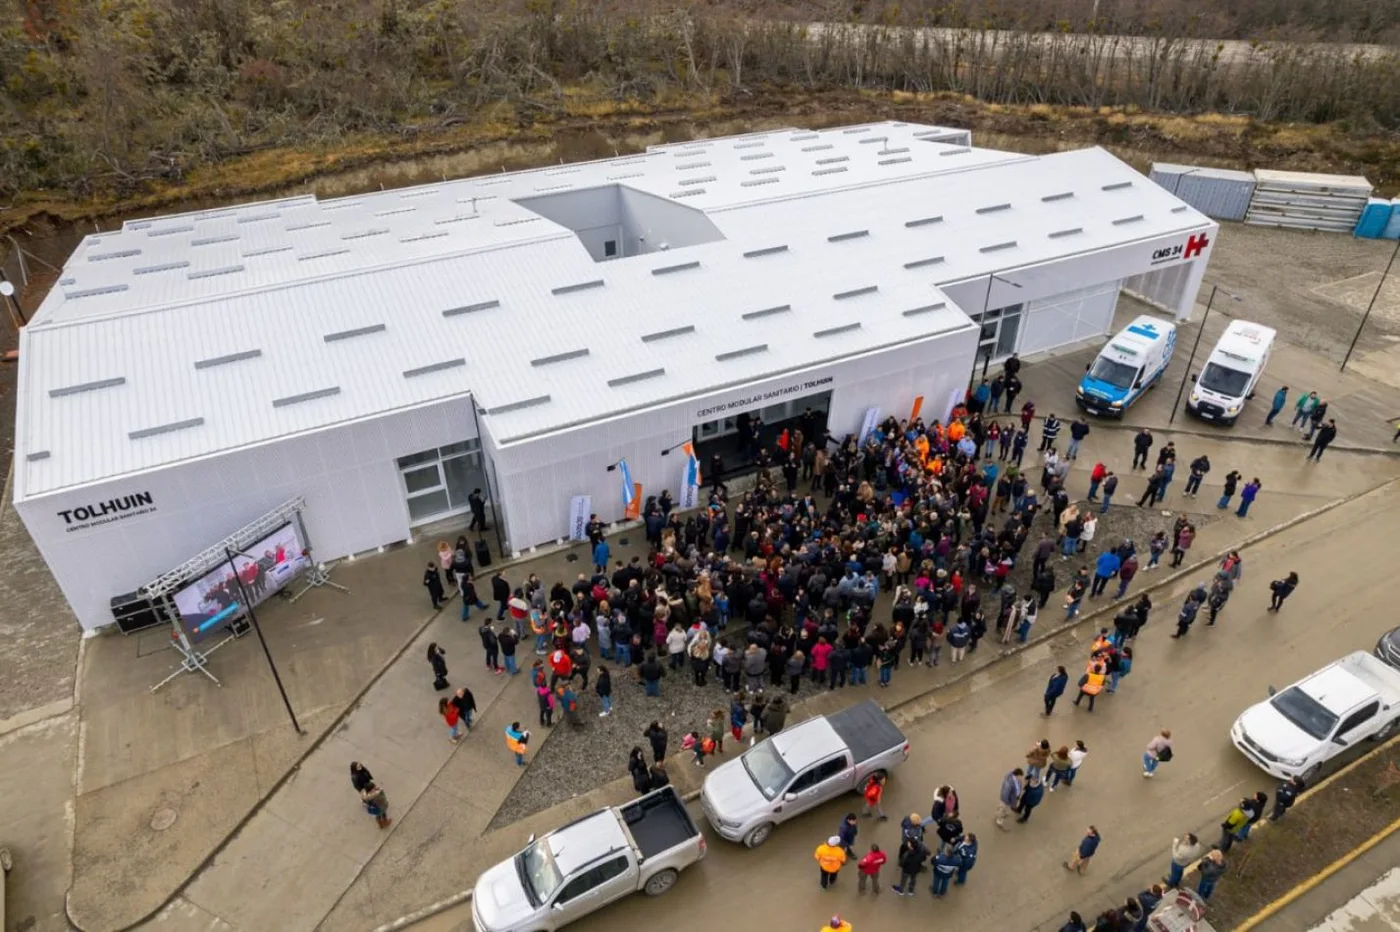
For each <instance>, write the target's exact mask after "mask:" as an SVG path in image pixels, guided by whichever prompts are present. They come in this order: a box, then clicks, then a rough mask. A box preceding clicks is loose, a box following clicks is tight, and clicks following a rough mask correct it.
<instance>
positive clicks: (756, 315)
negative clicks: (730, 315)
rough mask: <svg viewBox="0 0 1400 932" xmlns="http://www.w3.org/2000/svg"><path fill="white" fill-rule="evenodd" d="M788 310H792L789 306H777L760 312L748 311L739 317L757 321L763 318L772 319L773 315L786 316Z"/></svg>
mask: <svg viewBox="0 0 1400 932" xmlns="http://www.w3.org/2000/svg"><path fill="white" fill-rule="evenodd" d="M790 310H792V305H791V304H779V305H777V306H776V307H765V308H763V309H762V310H760V311H749V312H748V313H746V314H741V315H740V316H741V317H743V319H744V320H758V319H760V318H763V317H772V316H773V315H774V314H786V313H787V312H788V311H790Z"/></svg>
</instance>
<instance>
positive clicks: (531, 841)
mask: <svg viewBox="0 0 1400 932" xmlns="http://www.w3.org/2000/svg"><path fill="white" fill-rule="evenodd" d="M534 843H535V833H534V832H531V833H530V837H529V838H527V839H525V844H527V845H533V844H534Z"/></svg>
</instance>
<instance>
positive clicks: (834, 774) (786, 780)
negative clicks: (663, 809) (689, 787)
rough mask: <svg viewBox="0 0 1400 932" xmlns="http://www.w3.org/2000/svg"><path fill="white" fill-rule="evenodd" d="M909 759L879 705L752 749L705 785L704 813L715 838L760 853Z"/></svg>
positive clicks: (821, 720) (819, 720) (813, 723)
mask: <svg viewBox="0 0 1400 932" xmlns="http://www.w3.org/2000/svg"><path fill="white" fill-rule="evenodd" d="M908 757H909V742H908V741H907V740H906V739H905V737H904V733H903V732H901V731H900V730H899V727H898V726H897V725H895V723H894V722H892V721H890V717H889V716H888V715H886V714H885V711H884V709H881V708H880V704H879V703H877V702H875V700H873V699H868V700H866V701H865V702H862V703H861V704H860V705H856V706H852V707H851V708H849V709H844V710H842V711H840V712H837V713H836V714H835V715H819V716H817V717H816V718H809V719H807V721H805V722H800V723H798V724H796V725H794V726H792V727H791V728H788V729H786V730H784V731H781V732H779V733H778V734H776V735H774V736H773V737H771V738H768V739H767V740H765V741H762V742H760V743H759V744H756V745H754V746H753V747H751V748H749V749H748V750H747V751H745V752H744V753H743V754H741V755H739V757H738V758H737V759H735V760H732V761H729V762H728V763H727V764H723V765H722V766H720V767H717V768H716V769H715V771H714V772H713V773H711V774H710V775H709V776H708V777H706V778H705V785H704V787H703V788H702V789H701V792H700V806H701V808H702V809H703V810H704V811H705V818H707V819H709V821H710V824H711V825H712V826H714V829H715V831H716V832H718V833H719V834H720V836H721V837H723V838H726V839H728V840H729V841H739V842H743V843H744V844H745V845H747V846H748V847H750V848H757V847H758V846H759V845H761V844H763V843H764V842H765V841H767V840H768V836H769V835H771V834H772V833H773V829H774V828H775V827H776V826H777V825H778V823H780V822H786V821H787V820H788V819H791V818H794V817H796V816H798V815H800V814H802V813H804V812H807V811H808V810H810V809H814V808H816V807H817V806H819V805H821V804H822V803H824V802H826V801H827V800H829V799H835V798H836V797H837V796H840V795H841V794H842V793H849V792H851V791H852V790H860V789H863V788H864V786H865V782H866V780H867V779H868V778H869V777H870V775H871V774H873V773H882V774H886V775H888V774H889V772H890V771H891V770H893V769H894V768H895V767H897V766H899V765H900V764H902V763H904V761H905V759H906V758H908Z"/></svg>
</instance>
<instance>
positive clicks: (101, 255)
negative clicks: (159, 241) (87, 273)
mask: <svg viewBox="0 0 1400 932" xmlns="http://www.w3.org/2000/svg"><path fill="white" fill-rule="evenodd" d="M139 255H141V250H139V249H122V250H119V251H117V252H94V253H89V254H88V257H87V261H89V262H106V261H107V260H108V259H126V258H128V257H130V256H139Z"/></svg>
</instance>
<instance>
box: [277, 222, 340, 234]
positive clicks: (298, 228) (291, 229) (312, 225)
mask: <svg viewBox="0 0 1400 932" xmlns="http://www.w3.org/2000/svg"><path fill="white" fill-rule="evenodd" d="M330 225H331V222H330V221H329V220H317V221H316V222H315V223H298V224H296V225H295V226H290V227H287V232H288V233H300V232H301V231H302V230H314V229H316V228H317V227H328V226H330Z"/></svg>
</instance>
